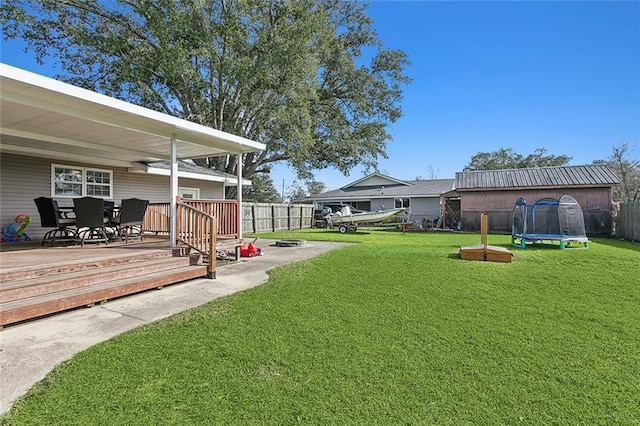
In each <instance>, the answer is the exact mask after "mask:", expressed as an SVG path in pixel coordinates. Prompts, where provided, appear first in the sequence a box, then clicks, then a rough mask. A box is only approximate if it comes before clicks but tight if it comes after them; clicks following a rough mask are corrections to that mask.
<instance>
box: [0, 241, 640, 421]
mask: <svg viewBox="0 0 640 426" xmlns="http://www.w3.org/2000/svg"><path fill="white" fill-rule="evenodd" d="M261 236H262V237H265V238H267V237H269V238H271V237H274V238H302V239H307V240H313V239H318V240H320V239H322V240H342V241H353V242H359V243H360V244H355V245H353V246H348V247H346V248H343V249H339V250H336V251H333V252H330V253H327V254H325V255H322V256H320V257H317V258H314V259H311V260H309V261H305V262H301V263H297V264H293V265H288V266H285V267H281V268H278V269H276V270H274V271H272V272H271V280H270V281H269V283H267V284H265V285H262V286H260V287H257V288H254V289H251V290H248V291H245V292H243V293H240V294H236V295H233V296H230V297H226V298H223V299H220V300H217V301H214V302H213V303H210V304H207V305H205V306H202V307H200V308H196V309H193V310H190V311H188V312H184V313H182V314H179V315H176V316H174V317H171V318H169V319H167V320H163V321H160V322H158V323H155V324H152V325H149V326H145V327H141V328H139V329H137V330H134V331H132V332H128V333H126V334H124V335H122V336H120V337H117V338H115V339H112V340H110V341H108V342H105V343H103V344H99V345H96V346H94V347H92V348H90V349H88V350H86V351H84V352H82V353H80V354H79V355H77V356H76V357H74V358H73V359H72V360H70V361H69V362H67V363H65V364H63V365H61V366H59V367H58V368H56V369H55V370H54V371H53V372H52V373H51V374H49V375H48V376H47V377H46V378H45V379H44V380H43V381H42V382H41V383H39V384H38V385H36V386H35V387H34V388H33V389H32V390H31V391H30V392H29V393H28V395H27V396H25V397H24V398H22V399H21V400H19V401H18V402H17V403H16V404H15V405H14V408H13V409H12V411H11V412H10V413H9V414H7V415H5V416H4V417H3V418H2V423H3V424H15V425H26V424H38V425H62V424H65V425H66V424H81V425H88V424H96V425H106V424H109V425H131V424H176V425H186V424H238V425H251V424H275V425H287V424H296V423H300V424H318V425H331V424H333V425H354V424H361V425H374V424H378V425H386V424H438V425H446V424H452V425H460V424H487V425H488V424H491V425H494V424H585V425H595V424H607V425H609V424H640V245H639V244H632V243H625V242H619V241H613V240H596V241H594V242H592V243H591V246H590V248H589V249H587V250H585V249H568V250H565V251H561V250H560V249H559V248H558V247H557V246H556V247H555V248H545V247H541V248H527V249H525V250H522V249H516V248H514V249H513V250H512V251H513V252H514V254H515V258H514V261H513V262H512V263H510V264H504V263H487V262H467V261H462V260H460V259H458V258H457V253H458V250H459V248H460V246H461V245H472V244H477V243H479V236H478V235H471V234H449V233H446V234H444V233H442V234H440V233H406V234H402V233H399V232H380V231H366V230H365V231H359V232H358V233H355V234H347V235H340V234H338V233H337V232H336V231H327V230H315V229H314V230H308V231H306V232H296V233H280V234H273V235H272V234H269V235H261ZM489 243H490V244H493V245H505V246H507V245H508V244H509V243H510V239H509V237H507V236H500V235H497V236H496V235H490V236H489ZM275 250H276V249H272V250H267V252H266V255H267V256H269V255H272V253H275ZM219 274H224V270H222V269H221V270H220V271H219ZM214 285H215V284H214Z"/></svg>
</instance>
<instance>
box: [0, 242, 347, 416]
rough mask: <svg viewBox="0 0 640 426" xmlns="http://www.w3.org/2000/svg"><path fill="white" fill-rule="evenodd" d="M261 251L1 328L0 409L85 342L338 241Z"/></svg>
mask: <svg viewBox="0 0 640 426" xmlns="http://www.w3.org/2000/svg"><path fill="white" fill-rule="evenodd" d="M257 245H258V246H260V247H262V248H264V249H265V254H264V255H263V256H258V257H254V258H242V261H241V262H237V263H232V264H229V265H225V266H221V267H219V268H218V269H217V279H215V280H209V279H197V280H192V281H187V282H185V283H182V284H176V285H172V286H168V287H165V288H164V289H162V290H150V291H146V292H144V293H139V294H136V295H132V296H127V297H123V298H120V299H115V300H112V301H109V302H107V303H105V304H104V305H96V306H95V307H93V308H81V309H76V310H72V311H69V312H64V313H61V314H56V315H52V316H50V317H46V318H41V319H37V320H33V321H29V322H25V323H22V324H16V325H11V326H7V327H5V328H4V330H2V331H0V383H1V385H0V413H4V412H6V411H7V410H8V409H9V408H10V407H11V405H12V404H13V402H14V401H15V400H16V399H17V398H18V397H19V396H21V395H22V394H24V393H25V392H26V391H27V390H28V389H29V388H31V387H32V386H33V385H34V384H35V383H36V382H38V381H40V380H41V379H43V378H44V376H45V375H46V374H47V373H48V372H49V371H51V370H52V369H53V367H55V366H56V365H58V364H60V363H61V362H63V361H65V360H67V359H69V358H71V357H72V356H73V355H74V354H76V353H78V352H80V351H82V350H84V349H86V348H89V347H90V346H92V345H94V344H96V343H99V342H103V341H105V340H108V339H110V338H112V337H114V336H117V335H118V334H121V333H123V332H125V331H127V330H131V329H133V328H136V327H138V326H140V325H143V324H147V323H150V322H153V321H157V320H160V319H162V318H166V317H168V316H170V315H173V314H176V313H178V312H182V311H185V310H187V309H190V308H193V307H196V306H199V305H202V304H205V303H207V302H210V301H212V300H214V299H217V298H219V297H222V296H226V295H229V294H232V293H236V292H239V291H242V290H246V289H248V288H251V287H255V286H257V285H260V284H263V283H265V282H266V281H267V280H268V275H267V271H268V270H269V269H271V268H274V267H276V266H280V265H284V264H288V263H292V262H297V261H300V260H304V259H308V258H310V257H314V256H317V255H319V254H322V253H325V252H327V251H330V250H333V249H335V248H338V247H342V246H345V245H346V244H343V243H330V242H308V243H306V244H304V245H302V246H300V247H277V246H276V245H275V240H265V239H260V240H259V241H258V242H257Z"/></svg>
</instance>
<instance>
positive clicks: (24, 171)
mask: <svg viewBox="0 0 640 426" xmlns="http://www.w3.org/2000/svg"><path fill="white" fill-rule="evenodd" d="M52 163H55V164H65V165H70V166H89V167H91V166H94V165H92V164H81V163H76V162H72V161H68V162H65V161H51V160H48V159H46V158H36V157H27V156H22V155H12V154H1V155H0V227H2V228H4V227H5V226H7V225H9V224H11V223H12V222H13V219H14V218H15V216H16V215H18V214H20V213H25V214H27V215H29V216H31V224H30V225H29V226H28V228H27V229H26V233H27V234H28V235H29V236H30V237H31V238H32V239H38V238H42V236H43V235H44V234H45V232H46V231H47V230H48V229H44V228H42V227H41V226H40V216H39V215H38V210H37V209H36V205H35V203H34V202H33V200H34V198H38V197H42V196H44V197H50V196H51V164H52ZM94 167H95V166H94ZM99 168H101V169H105V167H104V166H100V167H99ZM110 170H113V172H114V173H113V200H115V201H116V204H119V202H120V200H122V199H123V198H132V197H137V198H143V199H146V200H149V201H150V202H152V203H167V202H169V197H170V194H169V177H168V176H157V175H147V174H143V173H129V172H128V171H127V169H122V168H113V169H110ZM178 184H179V185H180V186H188V187H194V188H200V197H201V198H204V199H218V200H219V199H223V198H224V185H223V184H222V183H218V182H208V181H200V180H195V179H179V180H178ZM57 200H58V203H59V204H60V205H61V206H72V205H73V201H72V200H71V199H69V198H57Z"/></svg>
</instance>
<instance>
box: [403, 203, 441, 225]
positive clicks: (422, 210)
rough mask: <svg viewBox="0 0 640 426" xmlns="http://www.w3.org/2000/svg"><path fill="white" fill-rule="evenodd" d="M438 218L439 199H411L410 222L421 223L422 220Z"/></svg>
mask: <svg viewBox="0 0 640 426" xmlns="http://www.w3.org/2000/svg"><path fill="white" fill-rule="evenodd" d="M439 217H440V198H439V197H435V198H412V199H411V219H410V220H411V222H415V223H417V224H421V223H422V219H427V220H430V221H432V220H434V219H437V218H439Z"/></svg>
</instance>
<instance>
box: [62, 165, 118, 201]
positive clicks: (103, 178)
mask: <svg viewBox="0 0 640 426" xmlns="http://www.w3.org/2000/svg"><path fill="white" fill-rule="evenodd" d="M112 194H113V171H111V170H103V169H94V168H89V167H76V166H65V165H61V164H52V165H51V196H52V197H60V198H64V197H85V196H89V197H98V198H112Z"/></svg>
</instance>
